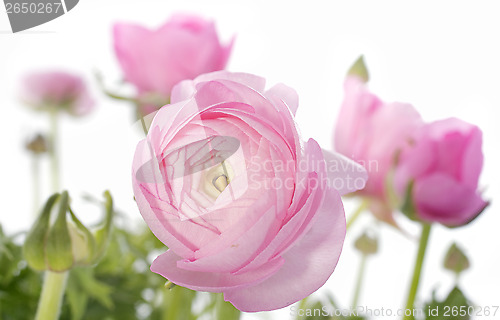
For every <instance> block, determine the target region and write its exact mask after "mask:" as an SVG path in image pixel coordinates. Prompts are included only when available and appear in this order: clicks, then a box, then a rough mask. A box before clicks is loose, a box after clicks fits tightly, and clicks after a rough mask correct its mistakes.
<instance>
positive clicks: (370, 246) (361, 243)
mask: <svg viewBox="0 0 500 320" xmlns="http://www.w3.org/2000/svg"><path fill="white" fill-rule="evenodd" d="M354 247H355V248H356V249H358V250H359V251H360V252H361V253H363V254H366V255H371V254H375V253H377V251H378V239H377V237H376V236H374V235H370V234H368V232H364V233H363V234H362V235H361V236H360V237H359V238H358V239H356V242H354Z"/></svg>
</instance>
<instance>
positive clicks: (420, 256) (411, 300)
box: [403, 223, 431, 320]
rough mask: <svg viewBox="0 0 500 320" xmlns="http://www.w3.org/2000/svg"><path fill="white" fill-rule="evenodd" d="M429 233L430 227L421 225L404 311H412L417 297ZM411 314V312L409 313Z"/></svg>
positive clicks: (406, 317) (409, 317) (424, 224)
mask: <svg viewBox="0 0 500 320" xmlns="http://www.w3.org/2000/svg"><path fill="white" fill-rule="evenodd" d="M430 233H431V225H430V224H426V223H423V224H422V234H421V236H420V243H419V246H418V252H417V259H416V261H415V269H414V270H413V278H412V280H411V286H410V291H409V292H408V300H407V302H406V310H413V307H414V304H415V298H416V296H417V290H418V284H419V282H420V274H421V272H422V265H423V263H424V257H425V252H426V249H427V243H428V242H429V235H430ZM411 313H413V312H411ZM403 319H404V320H406V319H408V320H410V319H413V316H412V315H410V316H405V317H404V318H403Z"/></svg>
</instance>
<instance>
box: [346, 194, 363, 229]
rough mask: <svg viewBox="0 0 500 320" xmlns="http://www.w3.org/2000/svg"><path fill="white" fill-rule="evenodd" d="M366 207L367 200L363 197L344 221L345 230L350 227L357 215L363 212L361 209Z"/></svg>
mask: <svg viewBox="0 0 500 320" xmlns="http://www.w3.org/2000/svg"><path fill="white" fill-rule="evenodd" d="M366 208H368V200H366V199H363V201H361V204H360V205H359V207H358V208H357V209H356V211H354V213H353V214H352V215H350V216H349V219H348V220H347V223H346V230H349V228H350V227H352V225H353V224H354V222H356V220H358V218H359V216H360V215H361V213H363V211H365V209H366Z"/></svg>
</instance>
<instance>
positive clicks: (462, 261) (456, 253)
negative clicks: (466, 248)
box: [444, 243, 470, 275]
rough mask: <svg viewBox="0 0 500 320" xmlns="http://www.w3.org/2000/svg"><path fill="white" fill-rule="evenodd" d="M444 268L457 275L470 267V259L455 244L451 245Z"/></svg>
mask: <svg viewBox="0 0 500 320" xmlns="http://www.w3.org/2000/svg"><path fill="white" fill-rule="evenodd" d="M444 267H445V269H448V270H451V271H453V272H455V273H456V274H457V275H458V274H460V273H461V272H462V271H464V270H467V269H469V267H470V263H469V259H468V258H467V256H466V255H465V253H464V252H463V251H462V250H461V249H460V248H459V247H458V246H457V245H456V244H455V243H454V244H452V245H451V247H450V249H448V252H447V253H446V256H445V258H444Z"/></svg>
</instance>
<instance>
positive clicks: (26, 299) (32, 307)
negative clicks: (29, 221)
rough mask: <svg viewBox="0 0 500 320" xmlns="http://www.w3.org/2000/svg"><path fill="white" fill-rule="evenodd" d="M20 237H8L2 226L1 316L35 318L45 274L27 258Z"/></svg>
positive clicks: (11, 319)
mask: <svg viewBox="0 0 500 320" xmlns="http://www.w3.org/2000/svg"><path fill="white" fill-rule="evenodd" d="M16 238H17V237H16V236H11V237H8V236H6V235H5V234H4V232H3V230H2V227H1V225H0V319H1V320H24V319H33V316H34V314H35V312H36V307H37V302H38V296H39V294H40V291H41V284H42V277H41V276H40V274H39V273H37V272H35V271H33V270H32V269H30V268H29V267H28V265H27V263H26V261H25V260H24V259H23V250H22V246H20V245H19V244H16V242H15V241H14V240H16Z"/></svg>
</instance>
